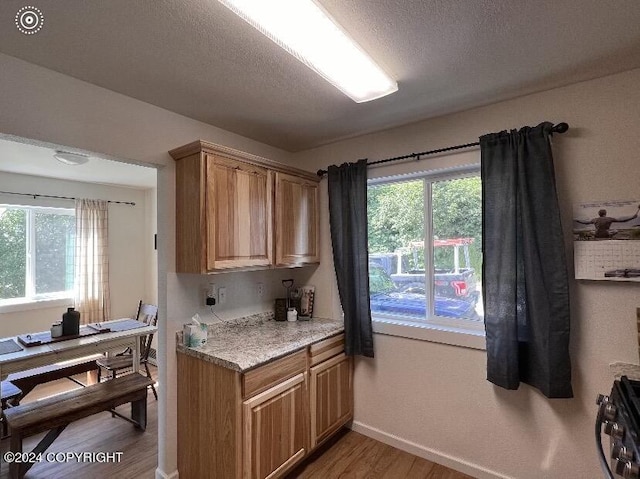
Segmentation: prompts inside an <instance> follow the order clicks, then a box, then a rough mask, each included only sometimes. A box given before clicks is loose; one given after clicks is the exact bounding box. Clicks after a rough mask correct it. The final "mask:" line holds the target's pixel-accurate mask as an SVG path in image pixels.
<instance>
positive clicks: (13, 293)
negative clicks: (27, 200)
mask: <svg viewBox="0 0 640 479" xmlns="http://www.w3.org/2000/svg"><path fill="white" fill-rule="evenodd" d="M26 217H27V215H26V214H25V211H24V210H14V209H10V210H3V209H0V299H8V298H22V297H24V295H25V276H26V254H25V251H26V248H27V220H26Z"/></svg>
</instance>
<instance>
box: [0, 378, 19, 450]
mask: <svg viewBox="0 0 640 479" xmlns="http://www.w3.org/2000/svg"><path fill="white" fill-rule="evenodd" d="M0 389H1V392H0V403H1V404H2V412H1V414H2V416H1V417H0V421H1V422H2V427H1V429H0V430H1V431H2V432H1V433H0V439H4V438H5V437H7V422H6V421H5V419H4V410H5V409H7V408H9V407H13V406H15V405H16V404H18V403H19V401H20V398H22V390H20V388H18V387H16V385H15V384H13V383H12V382H11V381H2V383H0Z"/></svg>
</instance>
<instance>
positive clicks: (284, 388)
mask: <svg viewBox="0 0 640 479" xmlns="http://www.w3.org/2000/svg"><path fill="white" fill-rule="evenodd" d="M306 376H307V375H306V373H300V374H298V375H297V376H294V377H292V378H291V379H288V380H286V381H283V382H282V383H280V384H278V385H277V386H274V387H272V388H271V389H268V390H266V391H265V392H263V393H261V394H258V395H257V396H254V397H253V398H251V399H248V400H247V401H245V402H244V403H243V410H244V411H243V414H244V433H243V434H244V451H243V454H244V457H243V461H242V462H243V470H244V473H243V477H244V479H265V478H269V479H275V478H278V477H281V476H282V475H283V474H284V473H285V472H287V471H288V470H289V469H290V468H291V467H292V466H293V465H294V464H296V463H297V462H298V461H300V460H301V459H302V458H303V457H304V455H305V454H306V451H307V448H308V446H307V443H308V441H307V437H308V436H307V435H308V428H307V426H306V421H305V418H308V416H307V414H308V412H307V408H306V407H305V403H306V387H307V381H306Z"/></svg>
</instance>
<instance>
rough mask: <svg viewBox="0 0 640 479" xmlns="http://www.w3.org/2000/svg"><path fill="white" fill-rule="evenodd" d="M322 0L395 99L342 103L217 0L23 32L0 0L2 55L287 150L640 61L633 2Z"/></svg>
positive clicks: (79, 1)
mask: <svg viewBox="0 0 640 479" xmlns="http://www.w3.org/2000/svg"><path fill="white" fill-rule="evenodd" d="M320 3H321V4H322V5H323V6H324V7H325V9H326V10H327V11H329V12H330V13H331V14H332V15H333V16H334V18H335V19H336V20H337V21H338V22H339V23H340V24H341V25H342V26H343V27H344V28H345V29H346V30H347V31H348V32H349V33H350V34H351V36H352V37H353V38H354V39H355V40H356V41H358V42H359V43H360V45H361V46H362V47H363V48H364V49H365V50H366V51H367V52H368V53H369V54H370V55H371V56H372V57H373V58H374V59H375V60H376V61H377V62H378V63H380V64H381V65H382V66H383V68H385V69H386V70H387V71H388V72H389V73H390V74H391V75H392V76H393V77H394V78H395V79H396V80H397V81H398V85H399V91H398V92H397V93H394V94H392V95H390V96H387V97H385V98H382V99H379V100H375V101H373V102H369V103H364V104H356V103H354V102H353V101H351V100H350V99H349V98H347V97H346V96H344V95H343V94H342V93H340V92H339V91H338V90H336V89H334V88H333V87H332V86H331V85H330V84H328V83H327V82H325V81H324V80H323V79H321V78H320V77H319V76H317V75H316V74H315V73H313V72H312V71H311V70H309V69H308V68H306V67H305V66H304V65H302V64H301V63H300V62H298V61H297V60H295V59H294V58H293V57H291V56H289V55H288V54H287V53H285V52H284V51H282V50H281V49H280V48H278V47H277V46H276V45H275V44H274V43H272V42H271V41H269V40H267V39H266V38H265V37H263V36H262V35H261V34H260V33H258V32H257V31H256V30H254V29H253V28H252V27H250V26H249V25H247V24H245V23H244V22H243V21H242V20H240V19H239V18H237V17H236V16H235V15H233V14H232V13H231V12H230V11H229V10H227V9H226V8H225V7H223V6H222V5H221V4H219V3H218V2H217V1H216V0H135V1H132V0H109V1H104V0H55V1H53V0H49V1H41V2H38V3H33V4H34V5H35V6H37V7H38V8H40V10H41V11H42V13H43V15H44V18H45V23H44V27H43V29H42V30H41V31H40V32H38V33H37V34H35V35H24V34H22V33H20V32H19V31H18V29H17V28H16V27H15V25H14V17H15V15H16V12H17V11H18V10H19V9H20V8H21V7H23V6H25V4H26V3H25V2H24V0H22V1H14V0H3V1H2V2H1V3H0V51H1V52H3V53H6V54H8V55H12V56H15V57H18V58H21V59H24V60H26V61H29V62H32V63H35V64H38V65H42V66H44V67H47V68H50V69H53V70H56V71H58V72H61V73H65V74H67V75H70V76H73V77H76V78H79V79H82V80H85V81H87V82H90V83H93V84H96V85H99V86H102V87H105V88H108V89H110V90H114V91H116V92H120V93H123V94H125V95H128V96H131V97H134V98H137V99H140V100H143V101H146V102H149V103H152V104H154V105H158V106H161V107H163V108H166V109H168V110H171V111H174V112H177V113H181V114H183V115H186V116H188V117H191V118H195V119H198V120H201V121H203V122H206V123H209V124H212V125H215V126H218V127H220V128H224V129H226V130H229V131H233V132H236V133H239V134H241V135H244V136H247V137H249V138H253V139H256V140H259V141H262V142H264V143H267V144H270V145H273V146H277V147H280V148H283V149H286V150H289V151H298V150H301V149H306V148H310V147H313V146H317V145H320V144H323V143H328V142H331V141H336V140H338V139H341V138H347V137H351V136H355V135H358V134H362V133H366V132H371V131H376V130H381V129H385V128H389V127H392V126H397V125H401V124H406V123H410V122H413V121H417V120H420V119H424V118H428V117H433V116H437V115H442V114H445V113H450V112H453V111H460V110H464V109H467V108H471V107H475V106H479V105H483V104H487V103H491V102H495V101H498V100H502V99H506V98H511V97H515V96H519V95H522V94H526V93H530V92H534V91H540V90H544V89H548V88H552V87H556V86H560V85H566V84H569V83H574V82H576V81H581V80H586V79H589V78H595V77H599V76H604V75H607V74H611V73H615V72H619V71H623V70H628V69H632V68H637V67H640V2H639V1H638V0H616V1H615V2H614V1H602V0H562V1H557V0H536V1H534V2H532V1H529V0H474V1H470V0H369V1H365V0H360V1H357V0H320ZM318 41H321V39H319V40H318ZM0 81H1V72H0Z"/></svg>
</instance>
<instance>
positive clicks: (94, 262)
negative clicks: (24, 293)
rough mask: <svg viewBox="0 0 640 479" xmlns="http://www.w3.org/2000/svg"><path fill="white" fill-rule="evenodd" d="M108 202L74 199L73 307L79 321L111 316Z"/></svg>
mask: <svg viewBox="0 0 640 479" xmlns="http://www.w3.org/2000/svg"><path fill="white" fill-rule="evenodd" d="M107 205H108V203H107V202H106V201H102V200H76V265H75V281H76V285H75V307H76V310H77V311H79V312H80V322H81V323H82V324H87V323H94V322H99V321H107V320H109V319H111V311H110V309H111V308H110V299H109V252H108V245H107V240H108V209H107Z"/></svg>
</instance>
